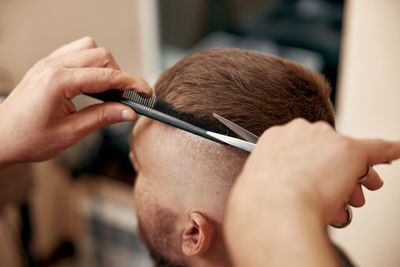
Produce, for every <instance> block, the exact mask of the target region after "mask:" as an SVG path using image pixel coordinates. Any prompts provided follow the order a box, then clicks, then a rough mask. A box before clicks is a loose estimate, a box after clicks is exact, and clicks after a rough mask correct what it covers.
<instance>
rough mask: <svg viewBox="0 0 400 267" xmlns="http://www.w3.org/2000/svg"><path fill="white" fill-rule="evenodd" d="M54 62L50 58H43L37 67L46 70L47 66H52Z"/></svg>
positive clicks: (37, 63)
mask: <svg viewBox="0 0 400 267" xmlns="http://www.w3.org/2000/svg"><path fill="white" fill-rule="evenodd" d="M51 62H52V60H51V59H50V58H47V57H46V58H43V59H41V60H39V61H38V62H36V64H35V66H36V67H38V68H45V67H47V66H49V65H50V63H51Z"/></svg>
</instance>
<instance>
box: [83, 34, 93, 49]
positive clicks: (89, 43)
mask: <svg viewBox="0 0 400 267" xmlns="http://www.w3.org/2000/svg"><path fill="white" fill-rule="evenodd" d="M82 43H83V44H84V45H85V47H86V48H95V47H96V41H95V40H94V38H93V37H91V36H85V37H83V38H82Z"/></svg>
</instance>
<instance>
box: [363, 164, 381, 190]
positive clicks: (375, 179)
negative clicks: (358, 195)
mask: <svg viewBox="0 0 400 267" xmlns="http://www.w3.org/2000/svg"><path fill="white" fill-rule="evenodd" d="M361 184H362V185H363V186H365V187H366V188H368V189H369V190H377V189H379V188H381V187H382V186H383V180H382V179H381V177H380V176H379V174H378V173H377V172H376V171H375V170H374V169H371V171H370V173H369V175H368V177H367V178H365V179H363V181H362V182H361Z"/></svg>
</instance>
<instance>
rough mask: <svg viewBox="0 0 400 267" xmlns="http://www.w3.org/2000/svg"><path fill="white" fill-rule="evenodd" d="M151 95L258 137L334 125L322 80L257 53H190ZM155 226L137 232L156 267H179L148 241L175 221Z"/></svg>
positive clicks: (291, 64) (327, 90) (163, 220)
mask: <svg viewBox="0 0 400 267" xmlns="http://www.w3.org/2000/svg"><path fill="white" fill-rule="evenodd" d="M154 89H155V95H156V96H157V97H158V98H159V99H162V100H165V101H167V102H169V103H171V104H173V105H174V106H175V108H177V109H178V110H180V111H183V112H188V113H191V114H193V115H195V116H196V117H198V118H200V119H203V120H207V121H210V122H213V123H218V122H217V121H215V119H214V118H213V116H212V113H213V112H214V113H217V114H219V115H221V116H223V117H225V118H227V119H229V120H231V121H233V122H234V123H237V124H238V125H240V126H242V127H244V128H245V129H247V130H249V131H251V132H253V133H254V134H256V135H261V134H262V132H264V131H265V130H266V129H268V128H269V127H271V126H274V125H281V124H285V123H287V122H289V121H291V120H293V119H294V118H297V117H303V118H305V119H306V120H308V121H311V122H313V121H318V120H324V121H327V122H328V123H329V124H331V125H332V126H334V125H335V120H334V112H333V107H332V104H331V102H330V100H329V95H330V92H331V88H330V86H329V84H328V82H327V81H326V79H325V78H324V77H323V76H322V75H320V74H318V73H316V72H314V71H311V70H308V69H305V68H303V67H302V66H301V65H299V64H297V63H294V62H291V61H288V60H285V59H281V58H278V57H275V56H271V55H266V54H262V53H258V52H255V51H247V50H240V49H220V48H215V49H208V50H204V51H200V52H196V53H193V54H191V55H189V56H187V57H185V58H184V59H182V60H181V61H179V62H178V63H176V64H175V65H174V66H173V67H171V68H170V69H168V70H166V71H165V72H164V73H162V74H161V76H160V77H159V79H158V82H157V83H156V85H155V88H154ZM160 214H161V213H160ZM171 216H173V214H171ZM153 222H158V223H159V224H160V225H154V224H153V223H152V224H151V225H143V224H141V226H140V228H141V229H142V234H143V235H144V236H143V239H144V241H145V242H146V243H147V246H148V247H149V249H150V251H151V253H152V255H153V256H155V257H156V265H157V266H178V264H173V263H172V262H171V261H169V260H168V257H167V255H165V254H166V253H165V252H164V253H163V251H160V250H159V249H156V245H155V243H158V242H157V240H151V238H149V236H146V234H147V233H150V232H153V234H152V235H151V236H154V233H155V234H159V235H162V234H161V233H160V231H159V230H160V228H165V227H166V226H165V223H166V222H168V223H169V224H174V222H173V220H166V218H165V214H164V215H163V218H154V220H153ZM174 227H175V226H174V225H168V228H170V229H174ZM148 228H152V229H148ZM162 250H163V249H162ZM162 254H164V255H162Z"/></svg>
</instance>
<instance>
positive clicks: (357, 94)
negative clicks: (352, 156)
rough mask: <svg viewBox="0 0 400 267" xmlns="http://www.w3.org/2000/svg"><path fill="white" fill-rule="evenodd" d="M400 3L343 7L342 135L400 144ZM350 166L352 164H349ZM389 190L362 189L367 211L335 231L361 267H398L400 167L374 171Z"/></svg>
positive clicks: (360, 0) (389, 0)
mask: <svg viewBox="0 0 400 267" xmlns="http://www.w3.org/2000/svg"><path fill="white" fill-rule="evenodd" d="M399 14H400V1H397V0H384V1H364V0H351V1H348V2H347V5H346V6H345V20H344V39H343V43H342V53H341V70H340V75H339V81H340V82H339V86H340V89H339V95H338V100H337V104H338V106H337V124H338V125H337V127H338V130H339V131H340V132H343V133H345V134H348V135H351V136H355V137H363V138H376V137H379V138H387V139H390V140H400V123H399V116H400V83H399V76H400V47H399V44H400V16H399ZM349 164H351V163H349ZM375 169H376V170H377V171H378V172H379V174H380V175H381V177H382V178H383V180H384V182H385V185H384V186H383V188H382V189H381V190H379V191H377V192H369V191H368V190H364V193H365V196H366V201H367V202H366V206H365V207H363V208H361V209H353V213H354V218H353V222H352V223H351V224H350V226H348V227H347V228H346V229H343V230H333V231H332V232H333V238H334V240H336V241H337V243H338V244H340V245H341V246H342V247H343V248H345V250H346V252H347V253H348V255H349V256H351V258H352V259H353V260H354V262H355V263H356V265H357V266H364V267H373V266H385V267H396V266H400V253H399V248H400V227H399V225H400V224H399V221H400V206H399V204H400V162H398V161H397V162H394V163H392V165H391V166H377V167H376V168H375Z"/></svg>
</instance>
